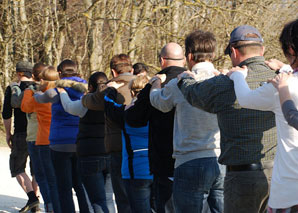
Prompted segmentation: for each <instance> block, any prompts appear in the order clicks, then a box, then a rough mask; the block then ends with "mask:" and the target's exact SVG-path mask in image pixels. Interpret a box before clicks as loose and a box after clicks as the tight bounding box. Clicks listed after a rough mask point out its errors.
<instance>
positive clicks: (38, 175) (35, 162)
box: [27, 141, 52, 204]
mask: <svg viewBox="0 0 298 213" xmlns="http://www.w3.org/2000/svg"><path fill="white" fill-rule="evenodd" d="M27 147H28V153H29V156H30V161H31V162H32V167H33V171H34V176H35V179H36V182H37V183H38V186H39V190H40V193H41V195H42V198H43V200H44V202H45V204H49V203H51V202H52V201H51V197H50V193H49V185H48V182H47V178H46V174H45V172H44V170H43V168H42V165H41V162H40V158H39V153H38V148H37V146H35V141H28V142H27Z"/></svg>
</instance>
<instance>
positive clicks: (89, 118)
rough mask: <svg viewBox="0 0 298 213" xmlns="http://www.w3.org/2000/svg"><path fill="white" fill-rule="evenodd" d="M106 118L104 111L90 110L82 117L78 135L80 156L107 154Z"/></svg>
mask: <svg viewBox="0 0 298 213" xmlns="http://www.w3.org/2000/svg"><path fill="white" fill-rule="evenodd" d="M104 121H105V118H104V112H103V111H95V110H88V111H87V113H86V114H85V116H84V117H83V118H81V119H80V123H79V133H78V136H77V155H78V156H81V157H83V156H85V157H86V156H98V155H106V154H107V153H106V148H105V144H104V134H105V130H104V128H105V122H104Z"/></svg>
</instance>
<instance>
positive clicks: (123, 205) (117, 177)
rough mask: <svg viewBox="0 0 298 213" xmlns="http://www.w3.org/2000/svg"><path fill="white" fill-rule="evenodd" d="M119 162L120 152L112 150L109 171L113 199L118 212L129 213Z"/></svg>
mask: <svg viewBox="0 0 298 213" xmlns="http://www.w3.org/2000/svg"><path fill="white" fill-rule="evenodd" d="M121 163H122V153H121V152H112V153H111V163H110V171H111V178H112V186H113V190H114V194H115V200H116V204H117V210H118V212H119V213H130V212H131V208H130V204H129V201H128V196H127V193H126V190H125V187H124V183H123V180H122V176H121Z"/></svg>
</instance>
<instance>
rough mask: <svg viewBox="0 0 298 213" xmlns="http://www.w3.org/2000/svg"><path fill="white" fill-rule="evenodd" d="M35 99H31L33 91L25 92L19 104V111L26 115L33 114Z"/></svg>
mask: <svg viewBox="0 0 298 213" xmlns="http://www.w3.org/2000/svg"><path fill="white" fill-rule="evenodd" d="M35 103H36V102H35V99H34V98H33V91H32V90H29V89H27V90H25V91H24V98H23V100H22V103H21V110H22V111H23V112H26V113H32V112H34V107H35Z"/></svg>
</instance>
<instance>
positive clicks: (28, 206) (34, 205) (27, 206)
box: [19, 200, 39, 213]
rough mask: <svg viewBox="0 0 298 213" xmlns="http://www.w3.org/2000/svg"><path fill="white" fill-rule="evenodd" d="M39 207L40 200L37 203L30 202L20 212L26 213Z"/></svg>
mask: <svg viewBox="0 0 298 213" xmlns="http://www.w3.org/2000/svg"><path fill="white" fill-rule="evenodd" d="M37 206H39V200H35V201H32V200H28V202H27V203H26V205H25V206H24V207H23V208H22V209H21V210H20V211H19V212H21V213H25V212H28V211H29V210H31V209H32V208H34V207H37Z"/></svg>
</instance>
